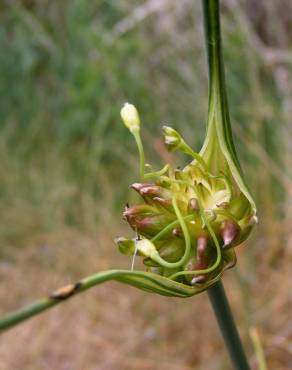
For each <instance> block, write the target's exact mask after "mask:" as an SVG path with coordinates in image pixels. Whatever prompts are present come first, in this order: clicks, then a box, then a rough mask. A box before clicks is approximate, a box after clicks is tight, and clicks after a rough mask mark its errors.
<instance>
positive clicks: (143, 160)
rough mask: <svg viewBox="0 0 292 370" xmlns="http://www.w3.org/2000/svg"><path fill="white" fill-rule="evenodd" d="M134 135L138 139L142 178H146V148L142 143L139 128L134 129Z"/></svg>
mask: <svg viewBox="0 0 292 370" xmlns="http://www.w3.org/2000/svg"><path fill="white" fill-rule="evenodd" d="M133 136H134V138H135V140H136V144H137V147H138V151H139V174H140V178H141V180H142V179H144V173H145V153H144V148H143V144H142V140H141V136H140V131H139V130H136V131H133Z"/></svg>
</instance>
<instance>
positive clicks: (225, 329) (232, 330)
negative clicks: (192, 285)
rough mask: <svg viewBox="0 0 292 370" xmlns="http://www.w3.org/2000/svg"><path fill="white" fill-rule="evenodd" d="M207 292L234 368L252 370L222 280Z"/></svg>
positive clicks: (236, 369)
mask: <svg viewBox="0 0 292 370" xmlns="http://www.w3.org/2000/svg"><path fill="white" fill-rule="evenodd" d="M207 292H208V296H209V299H210V301H211V304H212V307H213V310H214V313H215V316H216V318H217V322H218V325H219V328H220V331H221V334H222V336H223V338H224V341H225V344H226V347H227V349H228V352H229V354H230V357H231V360H232V363H233V369H235V370H250V367H249V364H248V362H247V358H246V355H245V352H244V349H243V346H242V343H241V340H240V337H239V334H238V331H237V328H236V325H235V322H234V319H233V315H232V312H231V309H230V306H229V304H228V300H227V297H226V294H225V291H224V287H223V284H222V282H221V281H220V280H219V281H217V282H216V283H215V284H214V285H213V286H211V287H210V288H209V289H208V290H207Z"/></svg>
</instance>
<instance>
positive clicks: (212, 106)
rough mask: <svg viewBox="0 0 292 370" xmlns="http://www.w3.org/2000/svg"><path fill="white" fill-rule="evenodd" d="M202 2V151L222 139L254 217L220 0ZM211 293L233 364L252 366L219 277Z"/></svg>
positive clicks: (242, 368) (240, 369) (240, 368)
mask: <svg viewBox="0 0 292 370" xmlns="http://www.w3.org/2000/svg"><path fill="white" fill-rule="evenodd" d="M202 2H203V11H204V25H205V40H206V50H207V58H208V67H209V68H208V70H209V112H208V126H207V135H206V141H205V146H204V147H203V148H202V151H201V153H204V154H205V155H207V156H210V157H212V156H214V152H215V153H216V154H217V155H218V143H219V142H220V141H221V143H222V144H223V145H221V150H222V151H221V153H220V151H219V155H222V154H225V156H224V158H222V160H224V159H225V160H226V161H227V163H228V165H229V166H228V167H229V168H231V169H232V172H233V176H234V177H235V179H236V180H237V185H238V187H239V188H240V189H241V191H242V193H243V194H244V195H245V197H246V199H247V200H248V201H249V203H250V207H251V209H252V211H253V213H254V215H253V218H254V219H255V218H256V207H255V203H254V201H253V199H252V197H251V196H250V193H249V191H248V190H247V187H246V185H245V182H244V179H243V176H242V172H241V168H240V165H239V162H238V159H237V155H236V151H235V147H234V144H233V140H232V132H231V126H230V119H229V112H228V102H227V95H226V87H225V76H224V67H223V57H222V51H221V30H220V9H219V0H203V1H202ZM214 131H217V137H218V141H217V143H215V148H214V147H213V152H211V151H210V150H209V151H208V148H210V147H212V146H210V145H208V140H211V139H212V137H214V136H216V134H215V135H214ZM209 144H210V143H209ZM208 296H209V299H210V302H211V305H212V307H213V310H214V312H215V316H216V318H217V321H218V324H219V327H220V331H221V334H222V336H223V338H224V341H225V344H226V347H227V349H228V352H229V354H230V358H231V360H232V363H233V366H234V368H235V369H237V370H250V367H249V364H248V361H247V358H246V355H245V352H244V349H243V346H242V343H241V340H240V337H239V334H238V331H237V328H236V325H235V322H234V319H233V316H232V312H231V309H230V306H229V304H228V300H227V297H226V294H225V292H224V287H223V284H222V282H221V281H217V282H216V283H215V284H214V285H213V286H211V287H210V288H209V289H208Z"/></svg>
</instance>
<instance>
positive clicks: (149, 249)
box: [136, 239, 158, 258]
mask: <svg viewBox="0 0 292 370" xmlns="http://www.w3.org/2000/svg"><path fill="white" fill-rule="evenodd" d="M136 248H137V251H139V252H140V253H141V254H142V255H143V256H145V257H149V258H153V257H155V256H157V254H158V252H157V249H156V248H155V245H154V244H153V243H152V242H151V241H150V240H148V239H141V240H138V241H136Z"/></svg>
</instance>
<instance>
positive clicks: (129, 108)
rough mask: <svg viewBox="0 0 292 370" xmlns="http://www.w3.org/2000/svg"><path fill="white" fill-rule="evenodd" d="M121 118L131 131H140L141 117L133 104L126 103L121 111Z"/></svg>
mask: <svg viewBox="0 0 292 370" xmlns="http://www.w3.org/2000/svg"><path fill="white" fill-rule="evenodd" d="M121 117H122V120H123V122H124V124H125V126H126V127H127V128H128V129H129V130H130V131H131V132H133V131H138V130H139V129H140V117H139V113H138V111H137V109H136V107H135V106H134V105H133V104H129V103H125V104H124V106H123V108H122V109H121Z"/></svg>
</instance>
